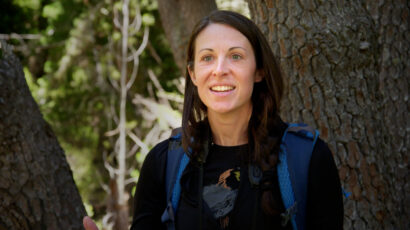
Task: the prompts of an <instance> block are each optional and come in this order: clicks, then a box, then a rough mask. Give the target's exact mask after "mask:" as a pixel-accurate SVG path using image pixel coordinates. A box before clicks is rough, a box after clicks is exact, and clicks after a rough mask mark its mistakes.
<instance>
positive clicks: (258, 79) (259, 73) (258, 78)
mask: <svg viewBox="0 0 410 230" xmlns="http://www.w3.org/2000/svg"><path fill="white" fill-rule="evenodd" d="M263 77H264V76H263V70H261V69H258V70H256V73H255V80H254V82H261V81H262V79H263Z"/></svg>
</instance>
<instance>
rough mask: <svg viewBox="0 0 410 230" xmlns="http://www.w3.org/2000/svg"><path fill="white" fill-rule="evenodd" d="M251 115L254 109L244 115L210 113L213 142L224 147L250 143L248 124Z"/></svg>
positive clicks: (209, 119)
mask: <svg viewBox="0 0 410 230" xmlns="http://www.w3.org/2000/svg"><path fill="white" fill-rule="evenodd" d="M251 114H252V107H251V108H250V109H249V111H245V112H244V113H243V114H237V113H236V114H217V113H212V112H209V111H208V121H209V125H210V127H211V131H212V137H213V142H214V143H215V144H217V145H222V146H236V145H243V144H246V143H248V124H249V120H250V118H251Z"/></svg>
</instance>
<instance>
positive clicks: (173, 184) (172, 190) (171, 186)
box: [161, 133, 189, 230]
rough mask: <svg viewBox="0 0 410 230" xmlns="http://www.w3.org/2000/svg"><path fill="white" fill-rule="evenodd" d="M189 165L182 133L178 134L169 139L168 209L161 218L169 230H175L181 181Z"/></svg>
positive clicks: (166, 185)
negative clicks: (182, 143) (182, 141)
mask: <svg viewBox="0 0 410 230" xmlns="http://www.w3.org/2000/svg"><path fill="white" fill-rule="evenodd" d="M188 163H189V157H188V156H187V155H186V154H185V152H184V149H183V148H182V145H181V133H177V134H176V135H173V136H172V137H171V138H170V139H169V146H168V152H167V165H166V174H165V190H166V198H167V207H166V208H165V210H164V212H163V214H162V216H161V221H162V223H165V224H166V225H167V229H168V230H174V229H175V213H176V210H177V207H178V203H179V197H180V195H181V185H180V183H179V181H180V180H181V176H182V173H183V172H184V169H185V167H186V166H187V165H188Z"/></svg>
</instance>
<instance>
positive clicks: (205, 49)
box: [198, 46, 246, 53]
mask: <svg viewBox="0 0 410 230" xmlns="http://www.w3.org/2000/svg"><path fill="white" fill-rule="evenodd" d="M234 49H243V50H245V51H246V49H245V48H243V47H240V46H234V47H231V48H229V50H228V51H231V50H234ZM202 51H213V49H211V48H203V49H200V50H199V51H198V53H200V52H202Z"/></svg>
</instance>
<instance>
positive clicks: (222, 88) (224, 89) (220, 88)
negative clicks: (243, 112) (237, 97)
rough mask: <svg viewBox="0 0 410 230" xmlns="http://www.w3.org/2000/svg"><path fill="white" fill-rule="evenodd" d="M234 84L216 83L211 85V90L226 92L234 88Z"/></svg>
mask: <svg viewBox="0 0 410 230" xmlns="http://www.w3.org/2000/svg"><path fill="white" fill-rule="evenodd" d="M234 89H235V87H234V86H227V85H218V86H213V87H211V90H212V91H214V92H228V91H232V90H234Z"/></svg>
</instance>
